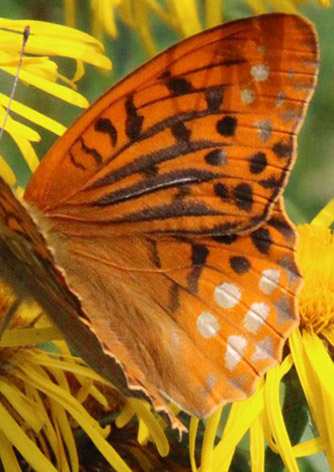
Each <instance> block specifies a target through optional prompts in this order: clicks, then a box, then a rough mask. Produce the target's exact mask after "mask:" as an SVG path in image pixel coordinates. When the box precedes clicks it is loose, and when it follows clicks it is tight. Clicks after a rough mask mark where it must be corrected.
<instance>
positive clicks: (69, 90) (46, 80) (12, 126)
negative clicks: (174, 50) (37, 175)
mask: <svg viewBox="0 0 334 472" xmlns="http://www.w3.org/2000/svg"><path fill="white" fill-rule="evenodd" d="M27 26H29V27H30V33H29V37H28V40H27V43H26V46H25V51H24V52H25V54H24V56H23V57H22V65H21V69H20V70H19V77H20V79H21V81H22V82H23V83H25V84H28V85H33V86H34V87H37V88H39V89H40V90H42V91H44V92H46V93H49V94H51V95H53V96H55V97H57V98H60V99H61V100H65V101H66V102H69V103H71V104H72V105H76V106H79V107H82V108H85V107H86V106H87V105H88V102H87V100H86V98H85V97H83V96H82V95H81V94H79V93H78V92H76V90H75V89H76V84H75V82H76V81H77V80H79V79H80V78H81V77H82V75H83V73H84V68H83V62H87V63H90V64H93V65H94V66H96V67H99V68H102V69H110V68H111V63H110V60H109V59H108V58H107V57H106V56H104V55H103V46H102V44H101V43H100V42H99V41H97V40H96V39H94V38H93V37H91V36H89V35H88V34H85V33H82V32H80V31H77V30H74V29H72V28H69V27H66V26H61V25H56V24H52V23H46V22H42V21H33V20H7V19H4V18H0V44H1V52H0V69H1V70H2V71H4V72H6V73H7V74H9V75H11V76H13V77H15V75H16V74H17V72H18V64H19V62H20V54H21V49H22V41H23V31H24V29H25V28H26V27H27ZM26 54H27V55H26ZM46 55H52V56H63V57H68V58H71V59H75V60H76V61H77V70H76V73H75V75H74V77H73V78H72V79H69V78H66V77H64V76H63V75H62V74H60V73H59V72H58V66H57V64H56V63H55V62H54V61H53V60H51V59H50V58H49V57H48V56H46ZM13 80H14V79H13ZM58 81H59V82H63V83H64V85H62V84H60V83H57V82H58ZM8 102H9V97H8V96H6V95H4V94H2V93H0V123H3V122H4V118H5V115H6V109H7V106H8ZM10 111H13V112H15V113H16V114H17V115H19V116H21V117H23V118H25V119H27V120H29V121H31V122H33V123H34V124H36V125H38V126H41V127H43V128H45V129H47V130H49V131H51V132H52V133H55V134H57V135H61V134H63V132H64V131H65V127H64V126H63V125H62V124H61V123H59V122H57V121H55V120H53V119H51V118H49V117H48V116H46V115H44V114H42V113H40V112H38V111H36V110H33V109H32V108H30V107H28V106H26V105H24V104H22V103H19V102H17V101H16V100H13V101H12V102H11V105H10ZM5 131H7V132H8V133H9V135H10V136H11V138H12V139H13V140H14V141H15V143H16V145H17V146H18V148H19V149H20V151H21V152H22V154H23V156H24V159H25V160H26V162H27V164H28V166H29V168H30V170H31V171H32V172H33V171H34V170H35V169H36V167H37V165H38V163H39V161H38V158H37V156H36V153H35V150H34V148H33V145H32V143H35V142H38V141H39V140H40V135H39V134H38V133H37V131H35V130H34V129H32V128H31V127H29V126H27V125H25V124H22V123H20V122H19V121H17V120H14V119H13V118H11V117H8V120H7V122H6V125H5ZM0 169H1V175H2V176H3V177H4V178H5V180H6V181H7V182H8V183H9V184H11V185H13V184H14V183H15V180H16V179H15V175H14V173H13V172H12V171H11V169H10V168H9V166H8V164H7V162H6V161H5V159H4V158H3V157H2V156H0Z"/></svg>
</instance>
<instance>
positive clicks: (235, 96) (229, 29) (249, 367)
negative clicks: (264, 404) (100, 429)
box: [25, 14, 318, 416]
mask: <svg viewBox="0 0 334 472" xmlns="http://www.w3.org/2000/svg"><path fill="white" fill-rule="evenodd" d="M317 60H318V51H317V41H316V37H315V33H314V31H313V28H312V27H311V26H310V25H309V24H308V23H307V22H306V21H305V20H303V19H301V18H299V17H297V16H293V15H284V14H275V15H265V16H261V17H257V18H250V19H246V20H240V21H237V22H233V23H230V24H227V25H223V26H221V27H218V28H215V29H213V30H209V31H207V32H204V33H201V34H200V35H197V36H195V37H193V38H190V39H188V40H186V41H184V42H182V43H180V44H179V45H177V46H175V47H174V48H171V49H170V50H168V51H167V52H165V53H163V54H162V55H160V56H159V57H158V58H156V59H153V60H152V61H151V62H149V63H148V64H147V65H145V66H144V67H142V68H141V69H139V70H138V71H136V72H135V73H134V74H132V75H130V76H129V77H128V78H126V79H125V80H124V81H122V82H121V83H120V84H119V85H117V86H116V87H114V88H113V89H111V90H110V91H109V92H107V94H105V95H104V96H103V97H102V98H101V99H100V100H99V101H97V102H96V103H95V104H94V105H93V106H92V107H91V108H90V109H89V110H88V111H87V112H86V113H85V114H84V115H83V116H82V117H81V118H80V119H79V120H78V121H77V122H76V124H75V125H74V126H73V127H72V128H71V129H70V130H69V131H68V132H67V133H66V134H65V135H64V137H63V138H62V139H61V140H60V141H58V143H56V145H55V146H54V147H53V148H52V149H51V151H50V152H49V153H48V154H47V156H46V157H45V159H44V160H43V162H42V164H41V166H40V167H39V169H38V170H37V172H36V173H35V175H34V177H33V179H32V181H31V183H30V184H29V186H28V189H27V192H26V195H25V197H26V199H27V200H28V201H29V202H31V203H33V204H34V205H36V206H37V207H38V208H39V209H40V210H41V211H42V212H43V214H44V215H46V216H47V217H48V221H49V230H48V231H47V232H46V233H45V237H46V239H47V240H48V242H49V244H50V245H51V246H52V247H53V249H54V256H55V259H56V262H57V264H58V265H59V267H62V270H63V273H64V277H65V279H66V282H67V284H68V286H69V288H70V289H71V291H72V292H73V293H74V294H75V295H77V297H78V299H79V300H80V303H81V307H82V310H83V312H84V314H85V317H86V319H87V320H88V322H89V323H90V326H91V328H92V330H93V332H94V333H95V334H96V336H97V337H98V339H99V340H100V342H101V345H102V347H103V349H104V350H105V352H108V351H110V352H111V353H112V354H113V355H114V356H115V357H116V358H117V359H118V360H119V362H120V363H121V365H122V366H123V367H124V368H125V369H126V371H127V373H128V381H129V385H130V384H131V385H132V388H133V387H134V386H135V385H136V383H138V384H139V385H143V386H144V387H145V388H146V389H147V391H148V393H149V395H150V396H151V395H152V396H155V395H156V394H158V393H159V391H161V392H163V393H164V394H165V395H166V396H167V397H170V398H172V399H173V400H174V401H175V402H177V403H178V404H179V405H181V406H182V407H183V408H184V409H185V410H186V411H189V412H190V413H193V414H196V415H198V416H206V415H207V414H208V413H209V412H211V411H212V410H213V409H214V408H215V407H216V406H217V405H218V404H221V402H222V401H227V400H232V399H240V398H243V397H245V395H248V394H249V393H250V392H251V391H252V388H253V385H254V381H255V379H256V378H257V376H258V375H259V373H262V372H264V371H265V370H266V369H267V368H268V367H269V366H271V365H273V363H274V362H275V360H276V359H278V358H279V356H280V353H281V350H282V344H283V341H284V339H285V338H286V336H287V333H288V332H289V331H290V330H291V329H292V328H293V326H295V324H296V318H297V317H296V313H295V308H294V298H295V294H296V291H297V289H298V271H297V270H296V267H295V265H294V259H293V244H294V237H293V230H292V229H291V227H290V225H289V223H288V222H287V219H286V218H285V217H284V215H283V213H282V211H281V209H280V207H279V203H277V201H278V198H279V194H280V193H281V191H282V189H283V187H284V185H285V183H286V179H287V176H288V173H289V171H290V168H291V165H292V163H293V159H294V155H295V145H296V132H297V131H298V129H299V127H300V125H301V121H302V119H303V116H304V114H305V108H306V105H307V103H308V101H309V99H310V96H311V93H312V91H313V88H314V86H315V82H316V74H317ZM275 205H276V207H275V208H274V206H275ZM266 220H268V221H267V222H266ZM230 242H231V244H229V243H230ZM153 402H154V400H153Z"/></svg>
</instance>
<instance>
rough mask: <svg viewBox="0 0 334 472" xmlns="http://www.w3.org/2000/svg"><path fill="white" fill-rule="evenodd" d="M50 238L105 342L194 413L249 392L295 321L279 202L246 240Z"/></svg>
mask: <svg viewBox="0 0 334 472" xmlns="http://www.w3.org/2000/svg"><path fill="white" fill-rule="evenodd" d="M280 205H281V204H280ZM59 242H60V241H58V243H59ZM53 244H54V246H55V247H60V248H62V249H61V250H59V251H57V253H56V255H55V257H56V260H57V262H58V264H59V265H60V266H65V265H66V267H67V269H66V278H67V283H68V284H69V287H70V288H71V290H73V291H74V293H77V294H78V295H79V296H80V300H81V305H82V308H83V311H84V312H85V313H86V314H87V316H88V319H89V322H90V323H91V324H92V326H93V327H94V332H95V333H96V335H97V337H98V338H99V339H100V341H101V343H102V345H103V346H104V348H105V349H106V350H107V351H108V350H110V351H111V352H113V353H114V355H115V356H116V358H117V359H119V360H121V363H124V365H126V366H127V367H128V368H129V370H130V371H132V372H136V376H137V379H139V380H140V381H141V382H142V383H143V385H144V386H145V387H146V389H147V390H148V391H149V392H154V391H155V390H156V389H157V390H158V391H161V392H163V393H164V394H165V395H166V396H167V397H168V398H172V399H173V400H174V401H175V402H176V403H177V404H178V405H180V406H181V407H182V408H183V409H184V410H186V411H188V412H189V413H192V414H195V415H197V416H207V415H208V414H209V413H210V412H211V411H212V410H213V409H214V407H215V406H217V405H218V404H221V403H222V402H223V401H230V400H232V399H234V400H235V399H241V398H245V397H246V396H248V395H249V394H250V393H251V391H252V389H253V386H254V382H255V381H256V379H257V378H258V376H259V375H260V374H262V373H263V372H265V371H266V370H267V369H268V368H269V367H272V366H273V365H275V363H276V362H277V359H278V358H279V357H280V356H281V352H282V347H283V342H284V340H285V339H286V336H287V334H288V333H289V332H290V331H291V330H292V329H293V327H295V326H296V324H297V315H296V313H295V306H294V303H295V294H296V291H297V289H298V287H299V280H300V276H299V273H298V270H297V268H296V265H295V263H294V244H295V235H294V231H293V229H292V227H291V225H290V224H289V222H288V221H287V219H286V217H285V216H284V215H283V213H282V209H281V207H280V206H278V205H277V207H276V208H275V209H274V211H273V215H272V217H271V218H270V220H269V221H268V223H266V224H265V225H263V226H262V227H261V228H259V229H257V230H255V231H254V232H253V233H251V234H250V235H245V236H242V235H241V236H237V235H228V236H219V237H210V238H209V237H206V238H194V237H186V238H185V237H182V238H180V237H178V236H155V237H153V236H150V237H145V236H142V237H138V236H129V237H128V238H126V237H123V238H120V237H118V238H117V237H116V238H114V239H113V240H111V239H110V238H108V237H107V238H103V237H100V236H99V237H93V238H89V239H81V238H67V237H65V238H64V237H63V238H62V239H61V244H57V242H56V241H53Z"/></svg>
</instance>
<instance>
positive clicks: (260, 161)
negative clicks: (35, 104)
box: [249, 151, 267, 174]
mask: <svg viewBox="0 0 334 472" xmlns="http://www.w3.org/2000/svg"><path fill="white" fill-rule="evenodd" d="M266 167H267V158H266V155H265V153H264V152H261V151H260V152H257V153H255V154H253V155H252V156H251V157H250V161H249V170H250V171H251V173H252V174H261V172H263V171H264V170H265V168H266Z"/></svg>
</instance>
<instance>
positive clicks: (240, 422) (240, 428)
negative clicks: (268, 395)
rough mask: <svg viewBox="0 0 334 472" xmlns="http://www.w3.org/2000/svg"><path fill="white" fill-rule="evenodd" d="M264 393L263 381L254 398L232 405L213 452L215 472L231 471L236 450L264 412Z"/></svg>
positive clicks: (258, 386)
mask: <svg viewBox="0 0 334 472" xmlns="http://www.w3.org/2000/svg"><path fill="white" fill-rule="evenodd" d="M263 391H264V390H263V381H262V380H260V381H259V382H258V385H257V390H256V392H255V393H254V395H253V396H252V397H250V398H248V399H247V400H243V401H240V402H235V403H233V404H232V408H231V411H230V414H229V417H228V420H227V423H226V425H225V429H224V432H223V435H222V438H221V440H220V441H219V443H218V444H217V446H216V447H215V449H214V451H213V467H212V470H213V472H227V471H228V470H229V467H230V464H231V461H232V458H233V454H234V451H235V448H236V447H237V445H238V443H239V442H240V440H241V438H242V437H243V435H244V434H245V433H246V431H247V430H248V429H249V428H250V426H251V425H252V424H253V423H254V421H255V419H256V418H257V417H258V416H259V414H260V413H261V412H262V411H263V408H264V397H263Z"/></svg>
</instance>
